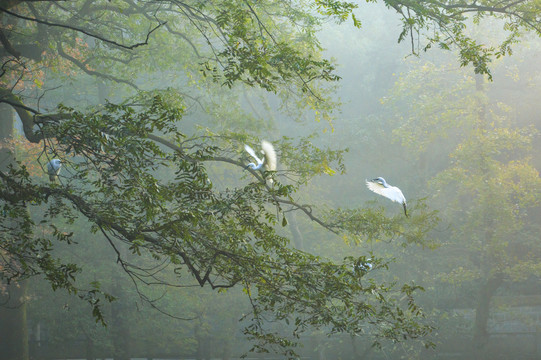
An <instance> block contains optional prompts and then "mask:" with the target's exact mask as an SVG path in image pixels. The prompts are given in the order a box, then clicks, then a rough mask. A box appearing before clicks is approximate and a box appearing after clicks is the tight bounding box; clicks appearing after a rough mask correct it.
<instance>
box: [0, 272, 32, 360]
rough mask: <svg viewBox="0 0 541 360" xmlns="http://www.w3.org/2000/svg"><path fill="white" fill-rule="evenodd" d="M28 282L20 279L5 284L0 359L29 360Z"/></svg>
mask: <svg viewBox="0 0 541 360" xmlns="http://www.w3.org/2000/svg"><path fill="white" fill-rule="evenodd" d="M26 284H27V282H26V281H20V282H12V283H11V284H9V285H6V286H5V289H6V293H7V295H6V298H7V300H6V299H2V300H3V301H2V306H0V360H28V328H27V326H26V300H25V297H26V290H27V285H26ZM2 298H4V297H2Z"/></svg>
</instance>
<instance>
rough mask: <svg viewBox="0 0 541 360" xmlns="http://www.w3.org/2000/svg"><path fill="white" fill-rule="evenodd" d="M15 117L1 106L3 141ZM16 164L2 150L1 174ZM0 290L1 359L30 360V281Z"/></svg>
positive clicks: (10, 109)
mask: <svg viewBox="0 0 541 360" xmlns="http://www.w3.org/2000/svg"><path fill="white" fill-rule="evenodd" d="M13 114H14V113H13V109H12V108H11V107H10V106H8V105H6V104H0V141H4V140H7V139H9V138H11V137H12V136H13V122H14V119H13ZM14 161H15V159H14V157H13V154H12V153H11V151H9V149H6V148H2V149H0V171H5V170H7V168H8V166H9V165H10V164H13V163H14ZM0 216H2V214H0ZM6 255H7V256H6ZM4 257H5V259H6V260H7V261H9V254H4ZM0 289H4V290H5V294H6V295H5V296H2V297H1V300H0V360H28V328H27V326H26V302H25V297H26V290H27V282H26V281H15V280H14V281H12V282H11V283H10V284H9V285H8V284H2V283H0Z"/></svg>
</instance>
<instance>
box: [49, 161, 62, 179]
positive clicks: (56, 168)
mask: <svg viewBox="0 0 541 360" xmlns="http://www.w3.org/2000/svg"><path fill="white" fill-rule="evenodd" d="M61 167H62V162H61V161H60V160H59V159H52V160H51V161H49V162H48V163H47V173H48V174H49V180H51V181H52V182H54V181H55V178H56V177H57V176H58V174H60V168H61Z"/></svg>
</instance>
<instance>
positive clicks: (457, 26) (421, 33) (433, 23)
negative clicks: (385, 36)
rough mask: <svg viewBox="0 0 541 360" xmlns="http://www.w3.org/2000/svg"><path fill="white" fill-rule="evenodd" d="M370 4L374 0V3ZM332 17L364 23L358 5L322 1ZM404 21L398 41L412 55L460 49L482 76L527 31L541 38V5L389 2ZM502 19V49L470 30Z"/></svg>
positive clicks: (522, 0)
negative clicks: (408, 44)
mask: <svg viewBox="0 0 541 360" xmlns="http://www.w3.org/2000/svg"><path fill="white" fill-rule="evenodd" d="M369 1H370V0H369ZM317 3H318V5H319V6H320V7H322V8H323V9H325V10H324V13H325V14H326V15H332V16H336V17H337V18H339V19H341V20H344V19H346V18H348V17H349V16H351V18H352V20H353V23H354V25H355V26H357V27H360V26H361V22H360V21H359V19H358V18H357V17H355V14H354V12H353V11H354V10H355V9H356V8H357V7H358V5H357V4H354V3H351V2H348V1H318V2H317ZM384 3H385V5H386V6H387V7H388V8H390V9H394V10H395V11H396V12H397V13H398V14H399V15H400V17H401V18H402V31H401V33H400V35H399V37H398V41H399V42H402V41H406V40H409V41H410V42H411V51H412V53H413V54H418V53H419V52H420V51H421V50H423V51H427V50H428V49H430V48H431V47H433V46H437V47H439V48H441V49H446V50H449V49H454V48H458V49H459V51H458V57H459V61H460V65H461V66H466V65H469V64H472V65H473V68H474V71H475V73H477V74H487V75H488V77H489V78H490V79H491V78H492V75H491V72H490V69H489V65H490V63H491V61H492V60H493V59H494V58H499V57H501V56H505V55H507V54H511V53H512V49H511V46H512V45H513V44H515V43H517V42H518V41H519V38H520V37H521V35H522V33H523V32H524V31H533V32H535V33H537V34H538V35H540V34H541V28H540V27H539V22H540V20H541V19H540V16H541V15H540V12H539V6H538V4H537V2H536V1H535V0H518V1H512V2H505V1H504V2H502V1H497V0H484V1H477V0H474V1H462V0H458V1H457V0H442V1H423V2H411V1H394V0H392V1H384ZM488 19H498V20H501V26H502V27H503V29H504V30H505V31H506V33H507V37H506V39H505V40H503V41H501V43H500V44H498V45H490V44H488V45H487V44H483V43H481V42H479V41H478V40H476V39H475V36H474V35H472V34H469V33H468V31H467V24H468V23H470V22H471V23H474V24H479V23H481V22H482V21H483V20H488Z"/></svg>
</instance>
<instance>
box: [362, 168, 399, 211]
mask: <svg viewBox="0 0 541 360" xmlns="http://www.w3.org/2000/svg"><path fill="white" fill-rule="evenodd" d="M366 186H368V188H369V189H370V190H372V191H373V192H375V193H376V194H379V195H382V196H385V197H386V198H387V199H391V200H392V201H394V202H397V203H400V204H402V206H403V207H404V214H406V217H407V216H408V210H407V207H406V198H405V197H404V194H402V191H401V190H400V189H399V188H397V187H396V186H391V185H389V184H387V182H386V181H385V179H384V178H382V177H378V178H375V179H372V180H370V181H368V180H366Z"/></svg>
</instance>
